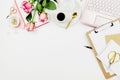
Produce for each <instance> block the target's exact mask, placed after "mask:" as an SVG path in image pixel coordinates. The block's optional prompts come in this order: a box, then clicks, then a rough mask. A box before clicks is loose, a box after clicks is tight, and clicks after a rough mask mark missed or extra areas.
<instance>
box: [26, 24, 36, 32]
mask: <svg viewBox="0 0 120 80" xmlns="http://www.w3.org/2000/svg"><path fill="white" fill-rule="evenodd" d="M34 29H35V23H33V22H29V23H27V25H26V30H27V31H28V32H30V31H34Z"/></svg>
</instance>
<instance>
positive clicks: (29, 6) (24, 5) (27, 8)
mask: <svg viewBox="0 0 120 80" xmlns="http://www.w3.org/2000/svg"><path fill="white" fill-rule="evenodd" d="M21 8H22V9H23V10H24V11H25V12H26V13H30V12H31V10H32V4H30V3H29V2H27V1H23V2H22V7H21Z"/></svg>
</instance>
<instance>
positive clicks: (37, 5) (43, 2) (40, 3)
mask: <svg viewBox="0 0 120 80" xmlns="http://www.w3.org/2000/svg"><path fill="white" fill-rule="evenodd" d="M55 2H56V3H57V1H56V0H28V1H23V2H22V4H21V8H22V9H23V10H24V12H25V13H27V14H28V15H27V16H26V20H27V21H28V24H26V30H27V31H33V30H34V29H35V20H34V18H35V15H36V14H37V15H39V17H38V18H39V21H40V22H42V23H45V22H46V21H47V19H48V15H47V13H46V12H45V10H46V9H49V10H55V9H56V4H55Z"/></svg>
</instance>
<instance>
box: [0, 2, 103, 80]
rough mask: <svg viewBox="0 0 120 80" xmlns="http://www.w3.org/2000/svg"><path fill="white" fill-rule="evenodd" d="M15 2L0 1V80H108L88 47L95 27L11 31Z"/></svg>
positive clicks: (81, 25)
mask: <svg viewBox="0 0 120 80" xmlns="http://www.w3.org/2000/svg"><path fill="white" fill-rule="evenodd" d="M11 3H12V0H3V1H1V2H0V11H1V14H0V19H1V20H0V24H1V29H0V80H105V78H104V76H103V74H102V72H101V70H100V68H99V66H98V63H97V61H96V59H95V56H94V55H93V52H92V51H91V50H89V49H86V48H85V47H84V46H85V45H89V43H88V41H87V37H86V35H85V34H86V32H87V31H89V30H91V29H92V28H90V27H88V26H85V25H83V24H81V23H80V22H78V23H77V24H76V25H74V26H72V27H70V28H69V29H68V30H65V29H64V28H60V27H58V26H57V25H55V24H54V23H49V24H47V25H45V26H43V27H41V28H39V29H37V31H35V32H32V33H28V32H26V31H25V30H23V29H22V30H14V29H13V28H8V27H9V26H8V25H7V24H6V19H5V18H6V15H8V12H9V8H10V6H11Z"/></svg>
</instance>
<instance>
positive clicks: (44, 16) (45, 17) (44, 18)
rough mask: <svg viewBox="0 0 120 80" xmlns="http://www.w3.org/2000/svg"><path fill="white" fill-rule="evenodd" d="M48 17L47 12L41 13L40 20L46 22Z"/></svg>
mask: <svg viewBox="0 0 120 80" xmlns="http://www.w3.org/2000/svg"><path fill="white" fill-rule="evenodd" d="M47 19H48V15H47V13H40V14H39V21H40V22H42V23H44V22H46V21H47Z"/></svg>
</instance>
